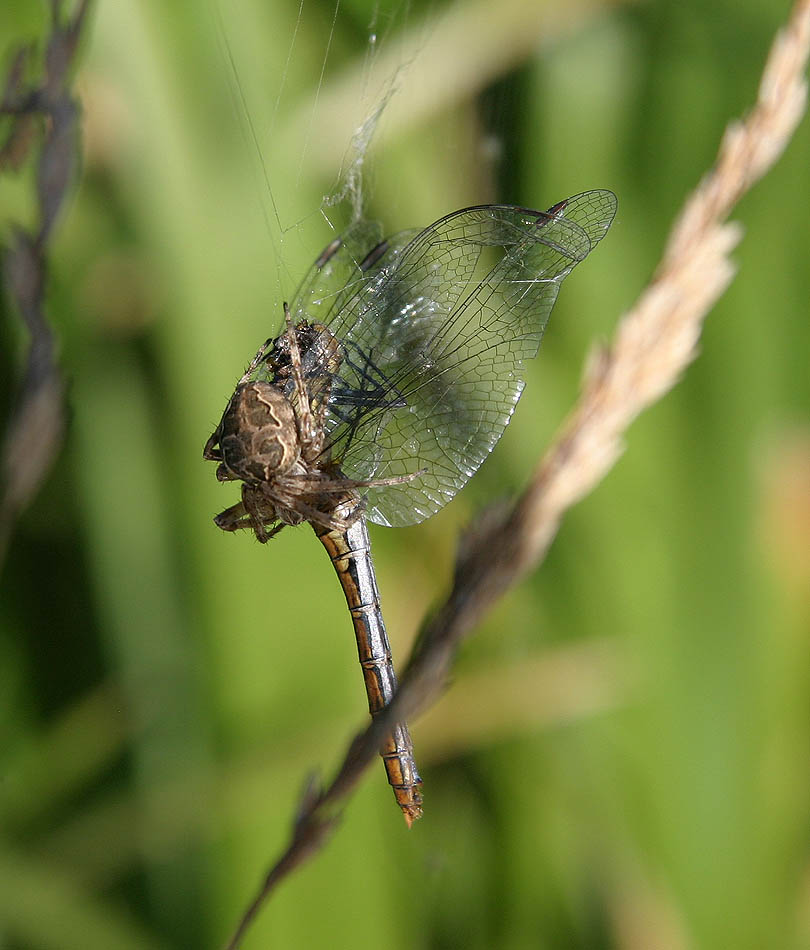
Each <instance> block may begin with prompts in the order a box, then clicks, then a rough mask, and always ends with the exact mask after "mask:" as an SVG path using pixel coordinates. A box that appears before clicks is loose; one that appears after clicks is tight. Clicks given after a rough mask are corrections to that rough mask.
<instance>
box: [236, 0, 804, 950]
mask: <svg viewBox="0 0 810 950" xmlns="http://www.w3.org/2000/svg"><path fill="white" fill-rule="evenodd" d="M809 50H810V0H798V2H797V3H796V4H795V6H794V7H793V11H792V14H791V18H790V21H789V22H788V25H787V26H786V27H785V29H784V30H782V31H781V32H780V33H779V34H778V35H777V37H776V40H775V42H774V44H773V46H772V48H771V51H770V55H769V57H768V61H767V63H766V66H765V71H764V74H763V78H762V81H761V84H760V88H759V95H758V98H757V103H756V105H755V107H754V109H753V110H752V111H751V113H750V114H749V115H748V116H747V118H746V119H744V120H743V121H742V122H739V123H734V124H732V125H730V126H729V127H728V129H727V130H726V133H725V135H724V137H723V140H722V143H721V146H720V151H719V154H718V159H717V162H716V163H715V166H714V168H713V169H712V170H711V171H710V172H709V173H708V174H707V175H706V177H705V178H704V179H703V181H702V182H701V183H700V185H699V186H698V188H697V189H696V190H695V192H694V193H693V194H692V195H691V196H690V197H689V199H688V200H687V202H686V204H685V206H684V209H683V211H682V212H681V214H680V216H679V217H678V219H677V220H676V222H675V225H674V227H673V230H672V233H671V236H670V239H669V242H668V244H667V247H666V249H665V252H664V255H663V258H662V260H661V263H660V264H659V266H658V268H657V270H656V272H655V275H654V277H653V279H652V281H651V283H650V284H649V286H648V287H647V288H646V289H645V290H644V291H643V293H642V294H641V297H640V298H639V300H638V302H637V303H636V305H635V307H633V309H632V310H631V311H630V312H629V313H627V314H626V315H625V316H624V317H623V318H622V320H621V322H620V324H619V327H618V329H617V331H616V334H615V337H614V340H613V343H612V344H611V345H610V346H609V347H607V348H605V349H602V350H599V351H597V352H596V353H595V354H593V355H592V356H591V358H590V360H589V362H588V365H587V367H586V372H585V376H584V380H583V384H582V392H581V395H580V398H579V401H578V402H577V405H576V406H575V407H574V410H573V412H572V413H571V415H570V416H569V418H568V420H567V421H566V423H565V424H564V425H563V427H562V429H561V431H560V434H559V435H558V437H557V438H556V439H555V441H554V442H553V444H552V445H551V447H550V448H549V450H548V452H547V453H546V455H545V456H544V458H543V459H542V460H541V462H540V464H539V466H538V468H537V469H536V471H535V473H534V475H533V478H532V480H531V482H530V484H529V486H528V488H527V490H526V491H525V492H524V494H523V496H522V497H521V498H520V499H519V500H518V502H517V504H516V505H515V506H514V507H513V508H512V509H511V510H510V511H508V512H507V513H506V514H505V515H504V514H500V513H498V514H495V513H491V514H490V516H489V517H488V518H485V519H483V520H484V522H485V524H484V525H483V526H482V527H480V528H479V529H478V530H477V531H476V533H475V535H474V536H471V537H470V538H469V539H468V541H467V543H466V544H465V547H464V550H463V551H462V553H461V555H460V557H459V562H458V564H457V569H456V577H455V581H454V585H453V589H452V591H451V593H450V595H449V597H448V599H447V601H446V602H445V603H444V604H443V605H442V606H441V607H440V608H439V609H438V611H437V612H436V613H435V614H434V616H433V617H432V618H431V620H430V621H429V622H428V623H427V624H426V626H425V627H424V629H423V632H422V637H421V640H420V647H419V650H418V652H417V653H416V655H415V656H414V658H413V659H412V661H411V663H410V664H409V667H408V671H407V673H406V675H405V677H404V678H403V682H402V685H401V687H400V690H399V692H398V694H397V696H396V698H395V700H394V702H393V703H392V704H391V705H390V706H388V707H387V708H386V711H385V713H384V714H383V715H381V716H380V717H379V718H378V719H376V720H375V721H374V723H373V724H372V725H371V726H370V727H369V729H368V730H367V731H366V732H365V733H363V734H362V735H361V736H359V737H358V738H357V739H356V740H355V741H354V742H353V743H352V746H351V748H350V749H349V750H348V752H347V753H346V756H345V759H344V761H343V763H342V765H341V767H340V769H339V771H338V774H337V775H336V777H335V778H334V780H333V781H332V783H331V784H330V785H329V787H328V788H327V789H325V790H324V791H323V792H321V793H320V794H317V793H315V794H314V793H313V792H312V790H310V791H309V793H308V794H307V795H306V796H305V799H304V800H303V801H302V803H301V807H300V808H299V812H298V815H297V816H296V820H295V823H294V828H293V833H292V836H291V840H290V842H289V844H288V846H287V848H286V849H285V851H284V852H283V853H282V854H281V856H280V857H279V858H278V860H277V861H276V863H275V864H274V865H273V867H272V868H271V870H270V871H269V872H268V875H267V877H266V878H265V881H264V883H263V885H262V887H261V888H260V890H259V892H258V893H257V895H256V897H255V898H254V900H253V901H252V902H251V904H250V906H249V908H248V909H247V910H246V912H245V914H244V915H243V917H242V920H241V922H240V924H239V927H238V928H237V931H236V932H235V934H234V936H233V937H232V939H231V941H230V942H229V943H228V948H229V950H235V948H236V947H238V946H239V944H240V942H241V938H242V936H243V935H244V932H245V930H246V929H247V927H248V925H249V923H250V921H251V920H252V919H253V918H254V917H255V915H256V914H257V913H258V911H259V909H260V908H261V907H262V905H263V904H264V903H265V902H266V900H267V899H268V898H269V896H270V894H271V893H272V891H273V890H274V888H275V886H276V885H277V884H278V883H279V882H280V881H281V880H282V879H283V877H285V876H286V875H287V874H288V873H289V872H290V871H291V870H292V869H293V868H295V867H297V866H298V865H299V864H300V863H301V862H302V861H304V860H306V859H307V858H309V857H310V856H311V855H312V854H313V853H314V852H315V851H317V850H318V848H319V847H320V846H321V845H322V843H323V841H324V840H325V838H326V836H327V835H328V833H329V831H330V830H331V829H332V828H333V827H334V824H335V822H336V820H337V811H336V808H337V806H338V805H339V803H340V802H341V801H342V800H343V799H344V798H345V797H346V796H347V795H348V793H349V791H350V790H351V789H352V788H353V787H354V785H355V784H356V783H357V781H358V780H359V778H360V776H361V775H362V773H363V772H364V771H365V769H366V768H367V767H368V765H369V764H370V763H371V762H372V761H373V760H374V759H375V758H376V753H377V747H378V745H379V743H380V741H381V739H382V737H383V736H384V735H385V733H386V732H387V731H388V729H389V728H390V726H391V724H392V723H393V722H395V721H398V720H400V719H406V718H410V717H411V716H412V715H413V714H414V713H415V712H418V711H419V710H421V709H424V708H425V706H427V705H428V704H429V703H430V702H432V701H433V700H434V699H435V698H436V696H437V694H438V693H439V692H440V691H441V689H442V688H443V685H444V682H445V679H446V677H447V673H448V671H449V668H450V665H451V664H452V659H453V656H454V653H455V648H456V646H457V644H458V642H459V641H460V640H461V639H462V638H463V637H464V635H465V634H467V633H468V632H469V631H470V630H471V629H472V627H473V626H474V625H475V624H476V623H477V622H478V621H479V620H480V619H481V616H482V614H483V613H484V612H485V611H486V610H487V609H489V608H490V607H491V606H492V604H493V602H494V601H495V600H496V599H497V598H498V597H499V596H500V595H501V594H502V593H503V592H504V591H505V590H506V589H507V588H508V587H510V586H512V585H513V584H514V583H516V582H517V581H518V580H519V579H520V578H521V577H522V576H523V575H524V574H526V573H527V572H528V571H529V570H530V569H532V568H534V567H536V566H537V564H538V563H539V562H540V561H541V560H542V558H543V556H544V554H545V552H546V551H547V550H548V547H549V545H550V543H551V541H552V539H553V538H554V535H555V534H556V532H557V528H558V526H559V524H560V521H561V519H562V516H563V514H564V512H565V510H566V509H567V508H569V507H570V506H571V505H573V504H574V503H575V502H577V501H579V500H580V499H581V498H582V497H583V496H584V495H586V494H587V493H588V492H589V491H590V490H591V489H592V488H593V487H594V486H595V485H596V484H598V482H599V481H600V480H601V479H602V478H603V477H604V475H605V473H606V472H607V471H608V470H609V469H610V468H611V466H612V465H613V463H614V462H615V461H616V459H617V458H618V457H619V455H620V454H621V451H622V447H623V443H622V436H623V433H624V431H625V430H626V429H627V427H628V426H629V425H630V423H631V422H632V421H633V420H634V419H635V418H636V416H637V415H638V414H639V413H640V412H642V410H644V409H645V408H646V407H647V406H649V405H651V404H652V403H653V402H655V401H656V400H657V399H658V398H660V397H661V396H662V395H663V394H664V393H666V392H667V391H668V390H670V389H671V388H672V387H673V386H674V385H675V383H676V382H677V381H678V379H679V377H680V375H681V373H682V372H683V370H684V369H685V367H686V366H688V364H689V363H690V362H691V361H692V360H693V359H694V357H695V354H696V345H697V341H698V339H699V337H700V332H701V329H702V326H703V320H704V319H705V317H706V315H707V313H708V312H709V310H710V309H711V307H712V305H713V304H714V303H715V301H716V300H717V299H718V298H719V296H720V295H721V294H722V293H723V291H724V290H725V288H726V287H727V286H728V284H729V283H730V281H731V280H732V278H733V276H734V265H733V263H732V261H731V260H730V257H729V255H730V253H731V251H732V250H733V249H734V247H735V246H736V244H737V242H738V241H739V240H740V237H741V230H740V228H739V227H737V226H736V225H734V224H727V223H726V218H727V217H728V214H729V213H730V211H731V209H732V208H733V207H734V205H735V203H736V202H737V201H738V200H739V199H740V197H741V196H742V195H743V194H744V193H745V192H746V191H747V190H748V189H749V188H750V187H751V185H752V184H753V183H754V182H755V181H757V180H758V179H759V178H761V177H762V175H764V174H765V172H766V171H767V170H768V169H769V168H770V167H771V166H772V165H773V163H774V162H775V161H776V159H777V158H778V157H779V155H780V154H781V153H782V151H783V150H784V148H785V147H786V145H787V143H788V141H789V139H790V137H791V135H792V133H793V131H794V130H795V128H796V126H797V125H798V123H799V120H800V119H801V117H802V114H803V112H804V106H805V100H806V95H807V86H806V82H805V79H804V70H805V67H806V64H807V58H808V51H809ZM493 565H494V570H493Z"/></svg>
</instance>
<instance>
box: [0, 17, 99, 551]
mask: <svg viewBox="0 0 810 950" xmlns="http://www.w3.org/2000/svg"><path fill="white" fill-rule="evenodd" d="M62 6H63V4H62V3H61V0H51V31H50V35H49V36H48V38H47V42H46V45H45V53H44V57H43V62H42V75H41V76H40V77H37V78H36V79H35V80H33V81H29V80H27V79H26V73H27V72H28V71H29V69H30V68H31V64H32V63H33V61H34V51H33V49H31V48H25V49H22V50H20V51H19V52H18V53H17V54H16V56H15V57H14V59H13V62H12V64H11V68H10V70H9V73H8V76H7V77H6V79H5V87H4V89H3V90H2V96H1V97H0V116H8V117H10V119H11V122H10V124H9V131H8V134H7V135H6V138H5V140H3V141H2V142H0V172H5V171H7V170H11V171H16V170H17V169H19V168H20V167H21V165H22V164H23V163H24V162H25V160H26V158H27V157H28V154H29V152H30V150H31V147H32V146H33V145H34V144H35V142H36V141H37V139H39V140H40V142H41V144H40V148H39V155H38V158H37V175H36V198H37V212H38V219H39V220H38V222H37V224H36V225H35V226H34V227H33V228H32V229H31V230H30V231H25V230H23V229H22V228H15V229H14V232H13V237H12V241H11V246H10V247H9V248H8V249H7V250H5V251H4V253H3V262H2V263H3V272H2V282H3V285H4V289H5V291H6V294H7V295H8V298H9V301H10V302H11V303H12V304H13V305H14V307H16V309H17V311H18V312H19V314H20V317H21V318H22V321H23V323H24V324H25V327H26V329H27V330H28V334H29V337H30V341H31V344H30V348H29V351H28V360H27V365H26V367H25V370H24V373H23V377H22V381H21V383H20V386H19V389H18V392H17V397H16V401H15V404H14V406H13V408H12V411H11V414H10V417H9V421H8V425H7V427H6V431H5V433H4V439H3V445H2V450H1V451H0V566H2V562H3V558H4V555H5V553H6V550H7V548H8V544H9V541H10V539H11V534H12V531H13V529H14V524H15V522H16V519H17V517H18V516H19V514H20V513H21V512H22V511H23V510H24V509H25V507H26V506H27V505H28V504H29V502H30V501H31V500H32V498H33V497H34V495H35V494H36V492H37V490H38V489H39V487H40V485H41V484H42V482H43V480H44V479H45V476H46V475H47V473H48V471H49V470H50V467H51V465H52V463H53V461H54V459H55V458H56V456H57V454H58V452H59V449H60V447H61V445H62V436H63V433H64V427H65V383H64V379H63V377H62V372H61V370H60V368H59V365H58V362H57V357H56V351H57V345H56V338H55V336H54V333H53V330H52V328H51V325H50V322H49V320H48V317H47V314H46V310H45V287H46V283H47V250H48V241H49V239H50V236H51V233H52V230H53V225H54V222H55V220H56V218H57V216H58V214H59V211H60V209H61V208H62V206H63V204H64V202H65V199H66V197H67V195H68V193H69V191H70V189H71V187H72V186H73V183H74V178H75V167H76V161H77V155H78V136H79V130H78V115H79V107H78V105H77V103H76V100H75V99H74V98H73V95H72V91H71V83H72V78H73V71H74V63H75V58H76V53H77V50H78V47H79V40H80V38H81V32H82V27H83V24H84V22H85V17H86V13H87V7H88V2H87V0H80V2H79V3H77V5H76V10H75V13H74V14H73V16H72V17H67V18H64V17H63V15H62Z"/></svg>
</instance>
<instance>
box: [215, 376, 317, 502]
mask: <svg viewBox="0 0 810 950" xmlns="http://www.w3.org/2000/svg"><path fill="white" fill-rule="evenodd" d="M219 444H220V449H221V451H222V463H221V465H220V470H222V474H221V475H220V474H219V472H218V473H217V475H218V477H219V478H220V480H221V481H226V480H228V479H233V478H234V477H236V478H239V479H241V480H242V481H245V482H249V483H254V484H255V483H257V482H270V481H272V480H273V479H274V478H277V477H278V476H280V475H283V474H284V473H286V472H288V471H289V470H290V469H291V468H292V466H293V465H294V464H295V462H296V461H297V460H298V458H299V456H300V445H299V440H298V430H297V427H296V423H295V415H294V413H293V408H292V406H291V405H290V403H289V401H288V400H287V398H286V397H285V395H284V393H283V392H282V391H281V390H280V389H279V388H278V387H276V386H273V385H271V384H270V383H265V382H252V383H246V384H244V385H242V386H239V387H238V388H237V390H236V392H235V393H234V394H233V398H232V399H231V402H230V404H229V406H228V408H227V409H226V411H225V415H224V416H223V417H222V422H221V423H220V430H219Z"/></svg>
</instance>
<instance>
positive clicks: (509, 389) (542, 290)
mask: <svg viewBox="0 0 810 950" xmlns="http://www.w3.org/2000/svg"><path fill="white" fill-rule="evenodd" d="M614 213H615V197H614V196H613V195H612V194H611V193H610V192H603V191H597V192H586V193H585V194H583V195H578V196H576V197H574V198H571V199H569V200H568V201H567V202H561V203H560V204H559V205H555V206H554V208H552V209H551V210H550V212H537V211H529V210H526V209H522V208H515V207H511V206H498V205H490V206H482V207H477V208H469V209H466V210H464V211H459V212H456V213H454V214H451V215H448V216H447V217H445V218H442V219H441V220H439V221H437V222H435V223H434V224H433V225H431V226H430V227H429V228H427V229H425V230H424V231H422V232H420V233H419V234H417V235H416V236H415V237H414V238H413V239H412V240H411V241H409V242H408V243H407V244H406V245H405V246H402V244H397V245H396V246H395V248H394V251H393V253H392V254H391V257H390V263H383V264H382V266H380V267H379V268H377V269H376V270H375V271H374V273H373V274H372V275H370V276H368V277H367V278H366V279H364V280H362V282H360V283H356V284H355V285H354V286H353V288H352V289H351V291H349V292H348V293H344V294H341V300H340V306H339V307H337V306H336V307H335V308H333V309H332V310H331V312H330V315H329V320H328V323H327V325H328V326H329V329H330V331H331V332H332V333H333V334H334V335H335V337H336V338H337V339H338V340H339V341H340V342H341V345H342V348H343V361H342V364H341V367H340V370H339V373H338V378H337V379H336V380H335V385H334V387H333V395H332V401H331V403H330V407H329V412H328V413H327V429H328V434H329V440H330V442H331V445H332V456H333V459H334V460H335V461H337V462H339V464H340V465H341V469H342V470H343V472H344V474H345V475H346V476H347V477H350V478H354V479H359V480H372V479H387V478H395V477H399V476H403V475H413V474H414V473H416V472H421V474H420V475H418V476H417V477H415V478H413V479H412V480H410V481H407V482H403V483H400V484H397V485H386V486H379V487H372V488H370V489H368V493H367V517H368V518H369V519H370V520H372V521H375V522H377V523H378V524H388V525H406V524H415V523H417V522H419V521H422V520H424V519H425V518H427V517H429V516H430V515H432V514H434V513H435V512H436V511H438V510H439V509H440V508H442V507H443V506H444V505H445V504H446V503H447V502H448V501H450V499H451V498H452V497H453V496H454V495H455V494H456V493H457V492H458V491H459V489H460V488H461V487H462V486H463V485H464V484H465V483H466V482H467V481H468V479H469V478H470V477H471V476H472V475H473V474H474V473H475V471H476V470H477V469H478V467H479V466H480V464H481V463H482V462H483V460H484V459H485V458H486V456H487V455H488V454H489V452H490V451H491V450H492V448H493V446H494V445H495V443H496V442H497V441H498V439H499V438H500V436H501V434H502V433H503V430H504V428H505V426H506V425H507V423H508V422H509V419H510V417H511V415H512V412H513V410H514V407H515V404H516V403H517V400H518V399H519V398H520V394H521V392H522V389H523V363H524V361H525V360H527V359H530V358H532V357H533V356H535V354H536V353H537V348H538V346H539V344H540V340H541V337H542V334H543V330H544V329H545V325H546V322H547V320H548V315H549V313H550V311H551V308H552V306H553V304H554V301H555V299H556V297H557V293H558V291H559V286H560V283H561V282H562V280H563V279H564V278H565V277H566V276H567V275H568V274H569V273H570V272H571V270H572V268H573V267H575V266H576V264H578V263H579V262H580V261H581V260H584V258H585V257H586V256H587V255H588V253H590V251H591V250H592V249H593V247H594V246H595V244H596V243H597V242H598V241H599V240H600V239H601V237H602V236H603V235H604V234H605V232H606V231H607V229H608V227H609V226H610V222H611V221H612V218H613V214H614ZM325 322H326V321H325Z"/></svg>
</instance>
